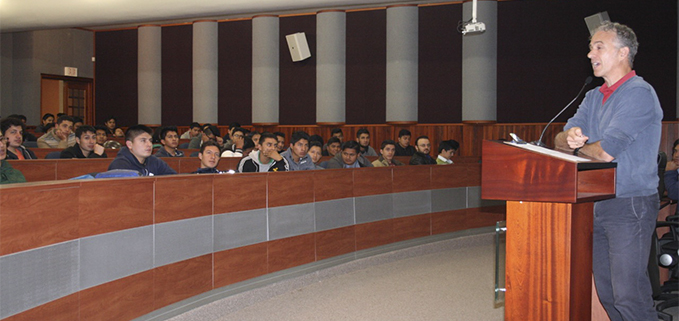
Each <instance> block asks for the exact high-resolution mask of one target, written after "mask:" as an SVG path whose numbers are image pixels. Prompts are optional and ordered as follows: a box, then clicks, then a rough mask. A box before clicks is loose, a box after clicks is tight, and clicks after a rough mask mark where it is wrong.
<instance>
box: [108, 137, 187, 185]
mask: <svg viewBox="0 0 679 321" xmlns="http://www.w3.org/2000/svg"><path fill="white" fill-rule="evenodd" d="M152 133H153V131H152V130H151V128H148V127H146V126H144V125H135V126H132V127H130V128H128V129H127V132H126V133H125V145H126V147H123V148H122V149H120V151H119V152H118V155H117V156H116V158H115V159H114V160H113V162H111V165H109V166H108V169H109V170H112V169H130V170H136V171H138V172H139V175H140V176H155V175H170V174H177V172H175V170H174V169H172V168H170V166H168V165H167V163H165V162H164V161H163V160H162V159H160V158H158V157H155V156H153V155H151V153H152V152H153V147H152V146H153V145H152V144H151V134H152Z"/></svg>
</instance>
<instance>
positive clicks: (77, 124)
mask: <svg viewBox="0 0 679 321" xmlns="http://www.w3.org/2000/svg"><path fill="white" fill-rule="evenodd" d="M83 124H85V123H84V122H83V119H82V118H80V117H73V132H75V130H76V129H78V127H80V126H82V125H83Z"/></svg>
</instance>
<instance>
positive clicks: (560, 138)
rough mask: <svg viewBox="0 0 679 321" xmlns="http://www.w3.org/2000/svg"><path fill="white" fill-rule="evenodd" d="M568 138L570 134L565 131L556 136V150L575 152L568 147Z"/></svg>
mask: <svg viewBox="0 0 679 321" xmlns="http://www.w3.org/2000/svg"><path fill="white" fill-rule="evenodd" d="M566 137H568V134H567V133H566V132H565V131H562V132H560V133H558V134H556V137H554V146H556V148H558V149H570V150H573V149H572V148H570V147H569V146H568V141H567V140H566Z"/></svg>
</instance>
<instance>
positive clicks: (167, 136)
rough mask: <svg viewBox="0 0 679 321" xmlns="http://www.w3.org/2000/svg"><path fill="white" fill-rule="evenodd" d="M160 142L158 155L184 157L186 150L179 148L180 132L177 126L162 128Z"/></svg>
mask: <svg viewBox="0 0 679 321" xmlns="http://www.w3.org/2000/svg"><path fill="white" fill-rule="evenodd" d="M160 144H161V145H162V147H161V148H160V149H158V151H157V152H156V154H155V156H156V157H184V152H182V151H180V150H178V149H177V147H178V146H179V134H178V132H177V127H175V126H166V127H163V128H162V129H161V130H160Z"/></svg>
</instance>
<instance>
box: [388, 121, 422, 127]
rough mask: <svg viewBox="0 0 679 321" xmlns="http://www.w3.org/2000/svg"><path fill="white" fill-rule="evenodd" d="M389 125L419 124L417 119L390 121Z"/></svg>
mask: <svg viewBox="0 0 679 321" xmlns="http://www.w3.org/2000/svg"><path fill="white" fill-rule="evenodd" d="M387 125H393V126H409V125H417V122H416V121H388V122H387Z"/></svg>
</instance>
